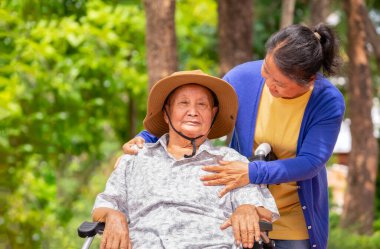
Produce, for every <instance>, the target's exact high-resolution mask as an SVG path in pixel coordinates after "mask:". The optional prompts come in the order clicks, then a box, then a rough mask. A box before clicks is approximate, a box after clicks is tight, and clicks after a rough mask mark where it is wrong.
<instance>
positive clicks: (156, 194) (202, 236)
mask: <svg viewBox="0 0 380 249" xmlns="http://www.w3.org/2000/svg"><path fill="white" fill-rule="evenodd" d="M167 139H168V135H167V134H166V135H164V136H162V137H161V138H160V139H159V140H158V142H157V143H154V144H148V143H147V144H145V145H144V148H142V149H140V150H139V153H138V155H124V156H123V157H122V159H121V160H120V162H119V164H118V166H117V168H116V169H115V170H114V172H113V173H112V175H111V176H110V178H109V179H108V182H107V185H106V189H105V190H104V192H103V193H101V194H99V195H98V196H97V198H96V201H95V204H94V208H98V207H108V208H112V209H115V210H119V211H121V212H123V213H124V214H125V215H126V216H127V219H128V222H129V232H130V238H131V241H132V247H133V249H138V248H141V249H147V248H154V249H156V248H157V249H159V248H166V249H172V248H173V249H174V248H179V249H184V248H187V249H195V248H196V249H199V248H235V247H234V238H233V233H232V228H231V227H230V228H227V229H226V230H224V231H222V230H221V229H220V225H221V224H223V222H224V221H225V220H226V219H227V218H229V217H230V216H231V214H232V212H233V211H234V210H235V209H236V207H238V206H239V205H242V204H252V205H255V206H263V207H265V208H266V209H268V210H270V211H272V212H273V213H274V214H275V215H274V219H276V218H278V210H277V207H276V204H275V201H274V199H273V197H272V195H271V194H270V192H269V190H268V189H267V188H266V187H262V186H259V185H253V184H250V185H247V186H245V187H242V188H239V189H235V190H233V191H231V192H230V193H228V194H226V195H225V196H223V197H222V198H219V197H218V192H219V191H220V190H221V189H222V188H223V186H204V185H203V183H202V181H201V180H200V179H199V178H200V176H202V175H205V174H206V172H205V171H203V170H202V169H201V167H202V166H204V165H217V164H218V160H226V161H233V160H239V161H244V162H248V160H247V159H246V158H245V157H243V156H242V155H240V154H239V153H238V152H236V151H235V150H233V149H231V148H227V147H218V148H216V147H213V146H212V145H211V143H210V142H209V141H205V142H204V143H203V144H202V145H201V146H200V147H199V150H198V152H197V154H196V155H195V156H194V157H192V158H182V159H180V160H176V159H175V158H174V157H173V156H171V155H170V154H169V153H168V152H167V147H166V145H167Z"/></svg>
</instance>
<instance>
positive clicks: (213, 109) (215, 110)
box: [212, 106, 219, 118]
mask: <svg viewBox="0 0 380 249" xmlns="http://www.w3.org/2000/svg"><path fill="white" fill-rule="evenodd" d="M218 108H219V107H217V106H214V107H213V108H212V114H213V117H214V118H215V115H216V113H217V112H218Z"/></svg>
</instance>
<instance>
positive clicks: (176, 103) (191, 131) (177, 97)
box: [164, 84, 218, 137]
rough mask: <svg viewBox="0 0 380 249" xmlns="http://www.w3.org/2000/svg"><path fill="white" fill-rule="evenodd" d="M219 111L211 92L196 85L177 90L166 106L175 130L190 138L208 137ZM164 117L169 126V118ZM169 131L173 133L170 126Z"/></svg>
mask: <svg viewBox="0 0 380 249" xmlns="http://www.w3.org/2000/svg"><path fill="white" fill-rule="evenodd" d="M217 109H218V107H214V103H213V97H212V95H211V93H210V91H209V90H208V89H207V88H205V87H202V86H200V85H196V84H188V85H184V86H182V87H180V88H178V89H177V90H175V92H174V93H173V94H172V95H171V96H170V98H169V100H168V104H167V105H166V110H167V111H168V113H169V116H170V119H171V121H172V124H173V126H174V128H175V129H176V130H178V131H179V132H181V133H183V134H184V135H186V136H188V137H197V136H200V135H207V133H208V132H209V129H210V127H211V123H212V120H213V118H214V115H215V114H216V111H217ZM164 117H165V121H166V123H168V124H169V121H168V118H167V116H166V115H165V116H164ZM169 131H171V132H172V127H171V126H170V125H169Z"/></svg>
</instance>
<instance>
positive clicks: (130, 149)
mask: <svg viewBox="0 0 380 249" xmlns="http://www.w3.org/2000/svg"><path fill="white" fill-rule="evenodd" d="M144 143H145V140H144V139H143V138H142V137H135V138H133V139H132V140H130V141H128V142H127V143H125V144H124V145H123V151H124V153H125V154H128V155H136V154H137V153H138V150H137V149H136V148H135V147H134V146H135V145H137V147H139V148H140V149H141V148H142V147H143V146H144Z"/></svg>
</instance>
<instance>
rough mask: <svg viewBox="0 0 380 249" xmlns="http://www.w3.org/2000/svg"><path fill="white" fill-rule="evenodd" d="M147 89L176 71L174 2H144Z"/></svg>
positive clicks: (154, 0) (165, 0)
mask: <svg viewBox="0 0 380 249" xmlns="http://www.w3.org/2000/svg"><path fill="white" fill-rule="evenodd" d="M144 6H145V12H146V38H145V42H146V47H147V60H148V76H149V89H150V88H151V87H152V86H153V84H154V83H155V82H156V81H158V80H159V79H161V78H163V77H165V76H168V75H169V74H171V73H173V72H175V71H177V44H176V33H175V21H174V15H175V0H144Z"/></svg>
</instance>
